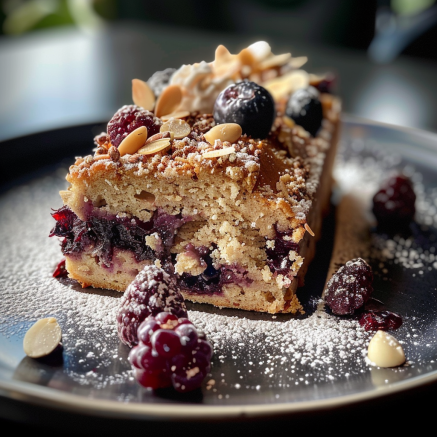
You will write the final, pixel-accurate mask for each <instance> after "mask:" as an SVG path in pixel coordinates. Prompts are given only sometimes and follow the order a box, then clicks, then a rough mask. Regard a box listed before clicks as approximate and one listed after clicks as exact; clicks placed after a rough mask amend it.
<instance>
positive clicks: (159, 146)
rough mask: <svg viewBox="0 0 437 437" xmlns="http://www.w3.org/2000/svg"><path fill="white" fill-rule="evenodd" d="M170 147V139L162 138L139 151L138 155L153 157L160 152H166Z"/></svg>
mask: <svg viewBox="0 0 437 437" xmlns="http://www.w3.org/2000/svg"><path fill="white" fill-rule="evenodd" d="M170 147H171V140H170V138H161V139H160V140H156V141H152V142H151V143H149V144H146V145H144V146H143V147H141V149H140V150H138V151H137V153H139V154H140V155H153V154H154V153H158V152H166V151H167V150H168V149H170Z"/></svg>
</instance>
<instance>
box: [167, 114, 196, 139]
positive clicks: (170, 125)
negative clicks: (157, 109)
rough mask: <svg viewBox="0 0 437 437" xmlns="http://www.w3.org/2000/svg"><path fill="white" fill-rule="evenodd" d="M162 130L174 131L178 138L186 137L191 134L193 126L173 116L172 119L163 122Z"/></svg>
mask: <svg viewBox="0 0 437 437" xmlns="http://www.w3.org/2000/svg"><path fill="white" fill-rule="evenodd" d="M159 131H160V132H166V131H168V132H172V133H173V135H174V138H175V139H176V140H180V139H182V138H185V137H186V136H187V135H190V132H191V127H190V125H189V124H188V123H187V122H186V121H185V120H181V119H179V118H171V119H170V120H168V121H166V122H165V123H163V124H162V125H161V127H160V129H159Z"/></svg>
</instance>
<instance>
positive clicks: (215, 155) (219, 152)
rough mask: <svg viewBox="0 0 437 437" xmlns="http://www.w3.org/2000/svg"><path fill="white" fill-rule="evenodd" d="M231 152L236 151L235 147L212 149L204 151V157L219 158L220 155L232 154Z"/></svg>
mask: <svg viewBox="0 0 437 437" xmlns="http://www.w3.org/2000/svg"><path fill="white" fill-rule="evenodd" d="M231 153H235V149H234V147H232V146H231V147H225V148H224V149H219V150H211V151H210V152H206V153H204V154H203V155H202V158H218V157H220V156H226V155H230V154H231Z"/></svg>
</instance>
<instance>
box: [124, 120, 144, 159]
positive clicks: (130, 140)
mask: <svg viewBox="0 0 437 437" xmlns="http://www.w3.org/2000/svg"><path fill="white" fill-rule="evenodd" d="M146 140H147V127H146V126H141V127H139V128H137V129H135V130H133V131H132V132H131V133H130V134H129V135H128V136H127V137H126V138H125V139H124V140H123V141H122V142H121V143H120V145H119V146H118V151H119V152H120V156H124V155H127V154H130V155H132V154H134V153H135V152H136V151H137V150H138V149H139V148H140V147H142V146H144V144H145V142H146Z"/></svg>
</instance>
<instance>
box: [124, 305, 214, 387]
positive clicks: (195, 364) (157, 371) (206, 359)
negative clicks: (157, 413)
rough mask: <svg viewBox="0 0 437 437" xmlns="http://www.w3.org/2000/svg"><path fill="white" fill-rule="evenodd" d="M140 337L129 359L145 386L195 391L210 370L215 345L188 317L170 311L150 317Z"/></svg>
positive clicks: (140, 381)
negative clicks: (178, 315) (213, 345)
mask: <svg viewBox="0 0 437 437" xmlns="http://www.w3.org/2000/svg"><path fill="white" fill-rule="evenodd" d="M138 339H139V343H138V344H137V345H136V346H134V347H133V348H132V349H131V351H130V353H129V362H130V364H131V366H132V370H133V372H134V375H135V377H136V379H137V381H138V382H139V383H140V384H141V385H143V386H144V387H149V388H152V389H158V388H165V387H171V386H173V388H174V389H175V390H176V391H178V392H181V393H183V392H188V391H192V390H195V389H197V388H199V387H200V385H201V384H202V381H203V380H204V378H205V377H206V375H207V374H208V372H209V371H210V370H211V357H212V352H213V350H212V346H211V344H210V343H209V341H208V340H207V339H206V336H205V334H204V333H203V332H201V331H198V330H197V328H196V327H195V326H194V325H193V324H192V323H191V322H190V321H189V320H188V319H187V318H178V317H177V316H176V315H174V314H170V313H167V312H161V313H158V314H157V315H156V316H155V317H154V316H149V317H147V318H146V319H145V320H144V321H143V322H142V323H141V325H140V326H139V328H138Z"/></svg>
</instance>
